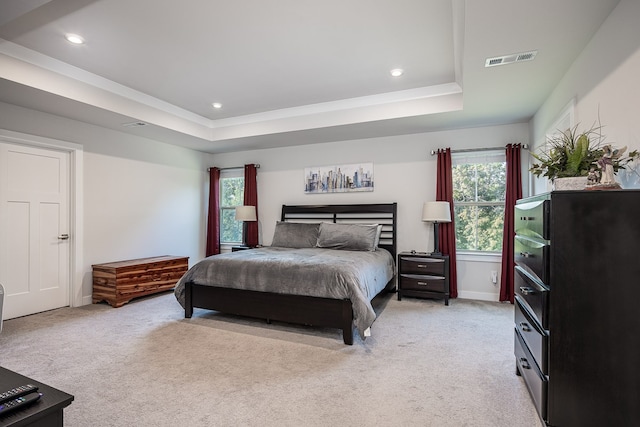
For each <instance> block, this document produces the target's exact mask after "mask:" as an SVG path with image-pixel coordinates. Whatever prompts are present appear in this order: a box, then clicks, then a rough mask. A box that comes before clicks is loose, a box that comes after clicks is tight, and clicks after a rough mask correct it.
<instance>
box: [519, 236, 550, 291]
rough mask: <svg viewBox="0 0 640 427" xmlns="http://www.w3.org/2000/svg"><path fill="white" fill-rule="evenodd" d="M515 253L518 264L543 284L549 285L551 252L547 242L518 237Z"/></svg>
mask: <svg viewBox="0 0 640 427" xmlns="http://www.w3.org/2000/svg"><path fill="white" fill-rule="evenodd" d="M514 251H515V254H514V260H515V262H516V264H518V265H519V266H521V267H522V268H524V269H525V270H527V271H528V272H529V273H531V274H533V275H534V276H536V277H537V278H538V279H540V281H541V282H542V283H545V284H548V283H549V253H550V250H549V244H548V243H547V242H546V241H544V240H534V239H530V238H527V237H524V236H516V238H515V241H514Z"/></svg>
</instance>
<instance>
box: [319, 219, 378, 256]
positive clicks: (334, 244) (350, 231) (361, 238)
mask: <svg viewBox="0 0 640 427" xmlns="http://www.w3.org/2000/svg"><path fill="white" fill-rule="evenodd" d="M379 230H381V226H379V225H378V224H371V225H362V224H333V223H329V222H322V223H320V234H319V235H318V247H319V248H327V249H344V250H348V251H375V250H376V244H377V241H378V240H380V232H379Z"/></svg>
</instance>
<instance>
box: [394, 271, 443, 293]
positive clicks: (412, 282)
mask: <svg viewBox="0 0 640 427" xmlns="http://www.w3.org/2000/svg"><path fill="white" fill-rule="evenodd" d="M400 287H401V288H402V290H406V291H410V290H411V291H433V292H446V289H445V278H444V276H424V275H419V274H401V275H400Z"/></svg>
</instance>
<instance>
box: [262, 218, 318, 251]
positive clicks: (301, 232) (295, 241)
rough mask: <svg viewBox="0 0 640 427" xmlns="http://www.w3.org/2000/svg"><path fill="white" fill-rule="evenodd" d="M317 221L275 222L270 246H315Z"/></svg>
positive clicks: (316, 241)
mask: <svg viewBox="0 0 640 427" xmlns="http://www.w3.org/2000/svg"><path fill="white" fill-rule="evenodd" d="M319 227H320V224H319V223H314V224H306V223H301V222H281V221H278V222H277V223H276V229H275V231H274V233H273V241H272V242H271V246H277V247H281V248H315V247H316V244H317V243H318V229H319Z"/></svg>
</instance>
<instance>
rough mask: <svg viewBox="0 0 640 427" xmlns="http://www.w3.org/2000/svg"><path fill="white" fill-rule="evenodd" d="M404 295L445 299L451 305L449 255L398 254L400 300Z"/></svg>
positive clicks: (446, 303) (445, 302) (445, 303)
mask: <svg viewBox="0 0 640 427" xmlns="http://www.w3.org/2000/svg"><path fill="white" fill-rule="evenodd" d="M403 296H408V297H418V298H439V299H444V305H449V255H434V254H428V253H419V252H415V253H414V252H401V253H399V254H398V301H401V300H402V297H403Z"/></svg>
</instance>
